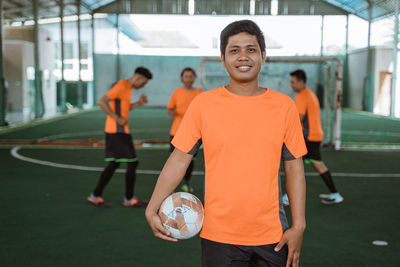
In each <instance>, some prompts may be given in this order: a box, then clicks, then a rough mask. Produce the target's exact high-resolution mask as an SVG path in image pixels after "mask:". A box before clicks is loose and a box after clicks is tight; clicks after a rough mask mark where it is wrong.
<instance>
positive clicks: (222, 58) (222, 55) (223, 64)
mask: <svg viewBox="0 0 400 267" xmlns="http://www.w3.org/2000/svg"><path fill="white" fill-rule="evenodd" d="M221 62H222V66H224V67H225V56H224V54H221Z"/></svg>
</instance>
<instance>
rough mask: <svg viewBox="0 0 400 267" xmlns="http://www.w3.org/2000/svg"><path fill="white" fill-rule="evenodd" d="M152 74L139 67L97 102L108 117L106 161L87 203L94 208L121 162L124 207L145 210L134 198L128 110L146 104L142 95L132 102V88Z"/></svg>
mask: <svg viewBox="0 0 400 267" xmlns="http://www.w3.org/2000/svg"><path fill="white" fill-rule="evenodd" d="M152 76H153V75H152V74H151V72H150V71H149V70H148V69H146V68H144V67H138V68H136V70H135V73H134V74H133V75H132V76H131V77H130V78H129V79H127V80H120V81H118V82H117V83H116V84H115V85H114V86H113V87H112V88H111V89H110V90H109V91H108V92H107V93H106V94H105V95H104V96H103V97H102V98H101V99H100V100H99V101H98V105H99V106H100V107H101V109H102V110H103V111H104V113H106V114H107V119H106V124H105V129H104V132H105V140H106V142H105V146H106V148H105V161H107V162H108V165H107V167H105V168H104V170H103V172H102V173H101V175H100V179H99V181H98V183H97V185H96V187H95V189H94V190H93V193H92V194H90V196H89V197H88V198H87V200H88V201H89V202H90V203H92V204H94V205H97V206H98V205H102V204H104V199H103V198H102V194H103V190H104V188H105V187H106V185H107V184H108V182H109V181H110V180H111V178H112V176H113V174H114V172H115V170H116V169H117V168H118V167H119V165H120V163H121V162H126V164H127V168H126V173H125V197H124V200H123V203H122V204H123V205H124V206H126V207H145V206H146V205H147V203H146V202H144V201H140V200H139V199H138V198H137V197H135V196H134V186H135V182H136V168H137V165H138V160H137V158H136V151H135V147H134V146H133V144H132V136H131V135H130V133H129V125H128V122H129V111H131V110H132V109H135V108H137V107H140V106H143V105H144V104H146V103H147V97H146V95H144V94H142V95H141V96H140V98H139V100H138V101H137V102H135V103H131V96H132V88H133V89H135V90H139V89H141V88H143V87H144V86H145V85H146V83H147V82H148V81H149V80H150V79H151V78H152Z"/></svg>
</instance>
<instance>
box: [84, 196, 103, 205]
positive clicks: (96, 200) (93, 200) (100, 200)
mask: <svg viewBox="0 0 400 267" xmlns="http://www.w3.org/2000/svg"><path fill="white" fill-rule="evenodd" d="M87 200H88V201H89V202H90V203H92V204H94V205H96V206H98V205H101V204H103V203H104V199H103V198H102V197H96V196H95V195H93V194H90V196H88V198H87Z"/></svg>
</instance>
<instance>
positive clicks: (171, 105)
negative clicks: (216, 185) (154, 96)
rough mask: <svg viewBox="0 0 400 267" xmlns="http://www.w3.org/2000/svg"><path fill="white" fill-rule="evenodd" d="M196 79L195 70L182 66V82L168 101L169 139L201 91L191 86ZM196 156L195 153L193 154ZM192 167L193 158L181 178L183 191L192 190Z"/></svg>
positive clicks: (171, 147)
mask: <svg viewBox="0 0 400 267" xmlns="http://www.w3.org/2000/svg"><path fill="white" fill-rule="evenodd" d="M195 79H196V72H195V71H194V70H193V69H192V68H184V69H183V70H182V72H181V80H182V83H183V86H182V87H179V88H178V89H176V90H175V91H174V92H173V93H172V95H171V98H170V100H169V102H168V105H167V110H168V114H169V116H170V117H171V118H172V125H171V129H170V131H169V134H170V136H171V139H170V141H172V139H173V138H174V136H175V134H176V132H177V131H178V129H179V126H180V125H181V122H182V119H183V116H184V115H185V112H186V110H187V108H188V107H189V104H190V103H191V102H192V100H193V99H194V98H195V97H196V96H197V95H198V94H200V93H201V92H202V91H201V89H198V88H195V87H193V83H194V81H195ZM174 148H175V147H174V145H173V144H172V143H170V151H171V152H172V151H173V150H174ZM194 156H196V155H194ZM193 168H194V162H193V160H192V161H191V162H190V164H189V167H188V168H187V170H186V173H185V176H184V178H183V184H182V186H181V189H182V190H183V191H185V192H191V193H192V192H193V187H192V186H191V185H190V177H191V175H192V172H193Z"/></svg>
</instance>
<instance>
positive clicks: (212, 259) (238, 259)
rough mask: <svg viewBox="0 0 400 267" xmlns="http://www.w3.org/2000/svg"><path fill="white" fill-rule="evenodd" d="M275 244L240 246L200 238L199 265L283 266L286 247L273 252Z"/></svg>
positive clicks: (232, 266) (239, 266) (286, 254)
mask: <svg viewBox="0 0 400 267" xmlns="http://www.w3.org/2000/svg"><path fill="white" fill-rule="evenodd" d="M276 245H277V244H271V245H263V246H240V245H230V244H224V243H218V242H214V241H210V240H207V239H204V238H202V239H201V267H228V266H229V267H281V266H282V267H284V266H286V261H287V256H288V248H287V246H286V245H285V246H284V247H283V248H282V249H281V250H280V251H278V252H275V251H274V248H275V246H276Z"/></svg>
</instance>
